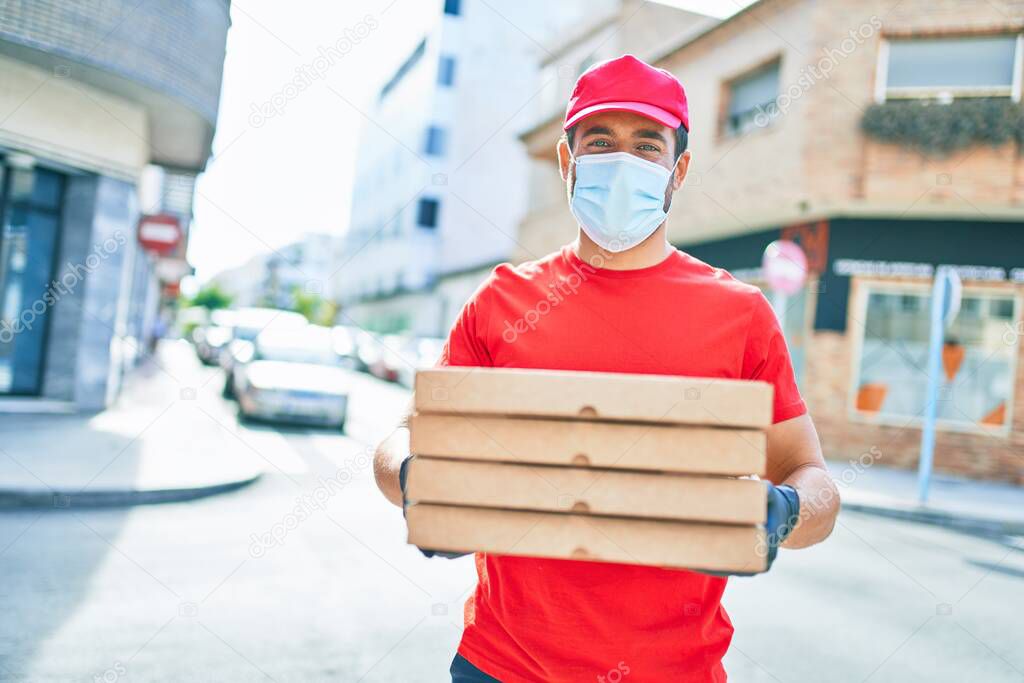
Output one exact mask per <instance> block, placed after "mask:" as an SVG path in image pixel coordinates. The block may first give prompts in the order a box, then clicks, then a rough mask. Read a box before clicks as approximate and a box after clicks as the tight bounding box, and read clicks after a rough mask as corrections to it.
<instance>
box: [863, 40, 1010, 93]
mask: <svg viewBox="0 0 1024 683" xmlns="http://www.w3.org/2000/svg"><path fill="white" fill-rule="evenodd" d="M1018 43H1019V41H1018V37H1017V36H1016V35H997V36H962V37H943V38H900V39H891V40H889V41H887V42H886V43H883V48H882V54H881V55H880V60H881V66H880V78H879V79H878V82H879V87H880V91H879V92H878V93H877V94H878V99H879V100H884V99H886V98H899V97H938V98H945V99H951V98H953V97H964V96H1006V97H1009V96H1011V95H1013V96H1014V98H1015V99H1019V95H1017V94H1016V93H1017V87H1018V86H1017V83H1018V82H1019V80H1020V76H1019V74H1018V71H1019V70H1018V68H1017V62H1018V60H1019V59H1020V56H1019V55H1018Z"/></svg>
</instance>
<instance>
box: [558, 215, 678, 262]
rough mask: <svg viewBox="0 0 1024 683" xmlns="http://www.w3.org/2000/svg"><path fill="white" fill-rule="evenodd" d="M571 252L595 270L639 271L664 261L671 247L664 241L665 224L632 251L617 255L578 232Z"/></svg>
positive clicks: (583, 233) (628, 250)
mask: <svg viewBox="0 0 1024 683" xmlns="http://www.w3.org/2000/svg"><path fill="white" fill-rule="evenodd" d="M573 250H574V251H575V252H576V255H577V256H579V257H580V259H581V260H583V261H586V262H587V263H589V264H590V265H592V266H594V267H595V268H607V269H609V270H639V269H640V268H649V267H651V266H656V265H658V264H659V263H661V262H662V261H664V260H665V259H666V258H668V255H669V254H671V253H672V250H673V247H672V245H671V244H669V243H668V240H666V239H665V224H664V223H662V224H661V225H660V226H658V229H657V230H655V231H654V233H652V234H651V236H650V237H648V238H647V239H645V240H644V241H643V242H641V243H640V244H638V245H636V246H635V247H633V248H632V249H627V250H625V251H620V252H618V253H614V252H610V251H606V250H604V249H602V248H601V247H599V246H597V244H596V243H595V242H594V240H592V239H590V237H588V236H587V233H585V232H583V230H580V231H579V235H578V236H577V237H576V242H575V243H573Z"/></svg>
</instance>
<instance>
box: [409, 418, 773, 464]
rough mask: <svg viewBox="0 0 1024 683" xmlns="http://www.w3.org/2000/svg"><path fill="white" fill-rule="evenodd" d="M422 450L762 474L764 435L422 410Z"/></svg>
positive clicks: (418, 443) (415, 440) (415, 444)
mask: <svg viewBox="0 0 1024 683" xmlns="http://www.w3.org/2000/svg"><path fill="white" fill-rule="evenodd" d="M409 427H410V431H411V435H410V450H411V451H412V452H413V453H416V454H418V455H436V456H443V457H447V458H461V459H470V460H488V461H505V462H520V463H529V464H537V465H576V466H580V467H588V466H589V467H607V468H616V469H634V470H664V471H669V472H691V473H699V474H722V475H738V476H741V475H748V474H757V475H764V473H765V472H764V469H765V448H766V437H765V434H764V432H761V431H757V430H753V429H718V428H711V427H695V426H680V425H655V424H632V423H626V422H588V421H583V420H554V419H537V418H504V417H496V416H486V415H442V414H439V413H438V414H431V413H417V414H415V415H413V416H412V419H411V421H410V424H409Z"/></svg>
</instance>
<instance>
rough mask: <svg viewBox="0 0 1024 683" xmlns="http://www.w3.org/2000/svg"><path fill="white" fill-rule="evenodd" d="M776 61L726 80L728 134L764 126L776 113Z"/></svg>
mask: <svg viewBox="0 0 1024 683" xmlns="http://www.w3.org/2000/svg"><path fill="white" fill-rule="evenodd" d="M779 64H780V62H779V61H778V60H776V61H774V62H772V63H770V64H767V65H766V66H763V67H760V68H758V69H755V70H754V71H752V72H751V73H749V74H747V75H745V76H741V77H740V78H737V79H734V80H733V81H731V82H729V83H728V84H727V88H728V95H727V97H728V109H727V111H726V120H725V132H726V133H727V134H729V135H741V134H743V133H745V132H747V131H749V130H752V129H754V128H763V127H764V126H766V125H768V124H769V123H770V122H771V121H772V120H773V119H774V118H775V117H776V116H778V114H779V107H778V103H777V99H778V96H779Z"/></svg>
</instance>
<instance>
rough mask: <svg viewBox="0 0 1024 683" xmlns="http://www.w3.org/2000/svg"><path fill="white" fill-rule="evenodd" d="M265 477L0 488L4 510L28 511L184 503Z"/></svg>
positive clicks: (1, 503)
mask: <svg viewBox="0 0 1024 683" xmlns="http://www.w3.org/2000/svg"><path fill="white" fill-rule="evenodd" d="M262 476H263V473H262V472H255V473H254V474H252V475H251V476H249V477H246V478H244V479H235V480H233V481H228V482H224V483H220V484H210V485H208V486H194V487H188V488H177V489H125V490H107V491H103V490H98V491H59V490H31V489H0V510H19V509H21V510H24V509H43V508H52V509H55V510H68V509H72V508H114V507H132V506H135V505H159V504H162V503H183V502H186V501H190V500H196V499H197V498H207V497H209V496H216V495H219V494H222V493H229V492H231V491H235V490H237V489H240V488H244V487H246V486H249V485H250V484H252V483H254V482H256V481H257V480H258V479H259V478H260V477H262Z"/></svg>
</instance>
